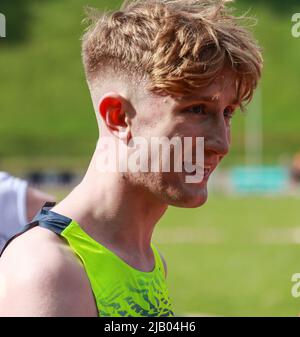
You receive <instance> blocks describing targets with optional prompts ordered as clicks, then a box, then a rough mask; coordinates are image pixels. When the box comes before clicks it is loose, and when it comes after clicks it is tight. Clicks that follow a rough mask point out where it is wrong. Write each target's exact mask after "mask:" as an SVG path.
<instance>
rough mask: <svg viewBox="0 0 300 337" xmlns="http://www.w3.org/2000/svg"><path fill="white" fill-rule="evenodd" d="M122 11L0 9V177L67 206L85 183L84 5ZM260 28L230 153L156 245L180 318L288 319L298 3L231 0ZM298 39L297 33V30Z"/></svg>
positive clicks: (296, 172) (293, 253)
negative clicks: (257, 77)
mask: <svg viewBox="0 0 300 337" xmlns="http://www.w3.org/2000/svg"><path fill="white" fill-rule="evenodd" d="M121 2H122V1H121V0H118V1H117V0H109V1H108V0H72V1H71V0H63V1H62V0H60V1H59V0H39V1H37V0H13V1H12V0H0V13H3V14H4V15H5V17H6V35H7V36H6V38H0V113H1V119H0V171H7V172H9V173H11V174H13V175H16V176H18V177H21V178H24V179H27V180H28V181H29V182H30V183H31V184H32V185H34V186H37V187H38V188H39V189H41V190H43V191H45V192H47V193H51V194H52V195H54V196H55V197H56V198H57V200H60V199H61V198H63V197H64V195H66V194H67V193H68V192H69V191H70V190H71V189H72V188H73V186H74V185H76V183H78V182H79V181H80V179H81V177H82V175H83V174H84V172H85V170H86V168H87V165H88V163H89V159H90V157H91V155H92V153H93V151H94V148H95V144H96V140H97V126H96V121H95V117H94V112H93V107H92V103H91V99H90V97H89V92H88V88H87V85H86V83H85V78H84V73H83V68H82V65H81V56H80V37H81V34H82V31H83V29H84V26H83V25H82V24H81V22H82V20H83V18H84V10H83V8H84V6H87V5H89V6H93V7H97V8H101V9H111V8H118V6H119V5H120V3H121ZM235 7H236V8H237V14H238V13H239V14H242V13H244V12H245V11H246V10H250V12H249V15H251V16H254V17H256V18H257V19H258V24H257V26H256V27H254V28H253V31H254V34H255V36H256V38H257V40H258V41H259V43H260V44H261V45H262V47H263V50H264V58H265V68H264V73H263V80H262V82H261V84H260V87H259V88H258V90H257V93H256V96H255V99H254V101H253V102H252V104H251V105H250V106H249V107H248V110H247V112H246V113H238V114H237V115H236V117H235V118H234V120H233V132H232V149H231V154H230V155H229V156H228V157H227V158H226V159H225V160H224V162H223V163H222V166H221V167H220V168H219V169H218V171H217V172H216V173H215V175H214V177H213V178H212V181H211V183H210V196H209V202H208V203H207V204H206V205H205V206H203V207H201V208H200V209H197V210H184V209H174V208H170V210H169V212H168V213H167V215H166V216H165V217H164V218H163V219H162V221H161V222H160V224H158V226H157V229H156V232H155V237H154V242H156V243H157V245H158V247H159V248H160V250H161V251H162V252H163V253H164V255H165V257H166V259H167V261H168V269H169V276H168V283H169V287H170V292H171V296H172V298H173V302H174V309H175V311H176V313H177V314H178V315H217V316H218V315H221V316H242V315H243V316H297V315H298V313H300V298H294V297H293V296H292V294H291V289H292V286H293V285H294V283H293V282H292V281H291V278H292V275H293V274H295V273H297V272H298V273H300V246H299V244H300V184H299V181H300V155H299V153H300V136H299V133H300V132H299V131H300V127H299V123H300V113H299V112H300V101H299V97H300V95H299V93H300V37H299V38H296V37H294V36H293V35H292V27H293V25H295V23H293V22H292V16H293V14H294V13H300V2H299V0H289V1H280V0H260V1H258V0H251V1H250V0H248V1H247V0H236V2H235ZM299 31H300V29H299Z"/></svg>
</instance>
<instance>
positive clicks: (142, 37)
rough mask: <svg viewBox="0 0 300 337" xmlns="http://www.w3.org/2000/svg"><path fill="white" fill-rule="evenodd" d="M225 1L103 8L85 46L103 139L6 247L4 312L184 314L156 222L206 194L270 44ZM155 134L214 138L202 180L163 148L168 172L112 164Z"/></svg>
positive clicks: (140, 2)
mask: <svg viewBox="0 0 300 337" xmlns="http://www.w3.org/2000/svg"><path fill="white" fill-rule="evenodd" d="M225 2H227V1H208V0H202V1H200V0H198V1H197V0H172V1H171V0H157V1H149V0H137V1H126V2H125V3H124V4H123V6H122V7H121V10H120V11H116V12H110V13H104V14H102V15H99V16H94V19H93V22H92V25H91V26H90V28H89V29H88V31H87V32H86V34H85V35H84V37H83V52H82V55H83V62H84V67H85V71H86V76H87V82H88V85H89V89H90V92H91V96H92V100H93V105H94V109H95V112H96V116H97V121H98V125H99V132H100V137H99V142H98V146H97V148H96V150H95V153H94V155H93V158H92V160H91V163H90V166H89V168H88V170H87V172H86V175H85V177H84V178H83V180H82V182H81V183H80V184H79V186H77V187H76V188H75V189H74V190H73V191H72V192H71V193H70V194H69V195H68V196H67V197H66V198H65V199H64V200H63V201H62V202H60V203H59V204H58V205H56V206H55V207H54V208H52V209H51V210H50V208H51V205H49V207H45V208H43V209H42V211H41V214H40V215H39V216H38V217H37V218H36V219H35V220H36V221H35V223H33V224H32V226H31V227H33V228H31V229H30V230H28V231H26V232H25V233H24V234H23V235H21V236H19V237H17V238H16V239H15V240H13V241H12V242H11V243H10V245H8V247H7V248H6V250H5V251H4V254H3V256H2V258H1V259H0V278H1V280H2V281H1V284H2V290H1V291H0V294H2V296H1V298H0V315H6V316H9V315H14V316H16V315H23V316H24V315H25V316H172V315H173V311H172V308H171V304H170V300H169V294H168V290H167V286H166V282H165V276H166V274H167V270H166V264H165V262H164V260H163V258H162V256H161V255H160V254H159V252H158V251H157V249H156V247H155V246H154V245H153V244H152V242H151V237H152V233H153V230H154V227H155V224H156V223H157V222H158V220H159V219H160V218H161V217H162V215H163V214H164V213H165V212H166V210H167V208H168V206H169V205H173V206H177V207H190V208H193V207H199V206H201V205H203V204H204V203H205V202H206V199H207V181H208V178H209V176H210V174H211V173H212V172H213V171H214V169H215V168H216V167H217V165H218V164H219V163H220V161H221V160H222V158H223V157H224V156H225V155H226V154H227V153H228V150H229V144H230V120H231V118H232V115H233V112H234V110H235V109H236V108H237V107H239V106H240V105H241V104H242V103H243V102H247V101H249V100H251V98H252V95H253V91H254V89H255V87H256V85H257V82H258V80H259V78H260V75H261V68H262V57H261V53H260V50H259V47H258V46H257V45H256V43H255V41H254V40H253V38H252V37H251V35H250V34H249V33H248V32H247V31H246V30H245V29H244V28H241V27H240V26H239V20H238V19H236V18H234V17H233V16H231V15H230V13H229V11H228V10H227V9H226V8H225ZM154 137H156V138H157V137H158V138H163V139H169V140H171V139H173V138H174V137H178V138H179V139H184V138H185V137H190V139H192V142H191V143H190V144H191V145H190V149H189V150H196V144H197V142H196V138H197V137H204V140H205V143H204V166H205V169H204V177H203V179H202V181H200V182H197V183H187V182H186V178H187V176H188V173H187V172H186V171H183V172H178V170H175V169H174V167H173V168H172V169H171V170H170V172H164V170H163V169H162V165H161V163H162V158H159V159H157V157H156V159H154V160H156V161H157V162H158V164H159V168H160V170H158V172H155V171H154V172H144V171H143V170H139V171H138V172H136V171H135V170H133V169H132V168H131V169H128V170H103V169H102V168H103V165H105V162H106V161H107V159H108V160H110V159H113V157H114V156H117V161H118V163H121V164H124V162H126V160H128V159H129V158H130V156H132V155H133V154H134V153H135V152H134V151H136V149H135V148H134V146H133V145H132V144H134V143H132V140H135V139H137V138H139V139H140V138H143V139H145V140H146V141H147V144H149V142H150V140H151V139H153V138H154ZM103 139H106V140H109V141H110V142H111V143H113V144H116V145H117V146H118V151H117V155H116V153H114V152H113V151H111V148H110V147H109V148H107V147H106V146H103V141H102V140H103ZM170 153H173V150H172V149H171V148H170ZM151 159H152V158H151V157H150V155H149V153H148V154H146V162H151ZM191 161H192V162H191ZM191 161H190V162H182V163H181V165H182V166H183V167H186V165H185V164H187V166H188V165H193V164H197V163H195V157H193V158H192V160H191ZM174 162H175V160H174ZM173 164H174V163H173ZM129 166H130V165H129ZM173 166H174V165H173ZM118 167H119V166H118ZM192 173H194V172H192ZM37 252H38V253H37Z"/></svg>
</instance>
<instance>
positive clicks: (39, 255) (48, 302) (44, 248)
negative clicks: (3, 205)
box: [0, 227, 97, 316]
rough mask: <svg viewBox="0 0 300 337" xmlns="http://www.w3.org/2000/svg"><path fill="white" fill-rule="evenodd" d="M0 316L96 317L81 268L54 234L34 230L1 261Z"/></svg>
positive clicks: (87, 284)
mask: <svg viewBox="0 0 300 337" xmlns="http://www.w3.org/2000/svg"><path fill="white" fill-rule="evenodd" d="M0 283H1V289H0V316H93V315H96V314H97V310H96V306H95V303H94V298H93V295H92V290H91V287H90V284H89V280H88V278H87V276H86V273H85V271H84V268H83V266H82V265H81V264H80V263H79V260H78V259H77V258H76V256H75V255H74V254H73V252H72V251H71V250H70V248H69V246H68V245H67V244H65V243H64V241H63V240H62V239H61V238H59V237H58V236H57V235H56V234H54V233H52V232H50V231H49V230H46V229H43V228H41V227H36V228H33V229H31V230H29V231H28V232H26V233H24V234H23V235H21V236H19V237H17V238H16V239H15V240H13V241H12V242H11V244H10V245H8V247H7V249H6V250H5V251H4V254H3V256H2V257H1V259H0Z"/></svg>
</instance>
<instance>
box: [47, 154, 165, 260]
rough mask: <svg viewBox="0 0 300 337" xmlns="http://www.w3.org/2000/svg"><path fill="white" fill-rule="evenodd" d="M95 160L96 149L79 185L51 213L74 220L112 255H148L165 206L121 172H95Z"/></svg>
mask: <svg viewBox="0 0 300 337" xmlns="http://www.w3.org/2000/svg"><path fill="white" fill-rule="evenodd" d="M96 158H97V150H96V152H95V155H94V156H93V159H92V161H91V164H90V166H89V168H88V170H87V173H86V175H85V177H84V179H83V180H82V182H81V183H80V184H79V185H78V186H77V187H76V188H75V189H74V190H73V191H72V192H71V193H70V194H69V195H68V196H67V197H66V198H65V199H64V200H62V201H61V202H60V203H59V204H58V205H57V206H55V207H54V208H53V211H54V212H57V213H60V214H62V215H65V216H67V217H69V218H71V219H74V220H75V221H76V222H78V223H79V224H80V226H81V227H82V228H83V229H84V230H85V231H86V232H87V233H88V234H89V235H90V236H92V237H93V238H94V239H95V240H97V241H99V242H100V243H102V244H104V245H105V246H107V247H108V248H111V249H114V250H115V251H116V252H117V251H120V252H122V251H123V252H124V251H126V252H127V253H128V254H133V255H136V256H137V255H139V256H146V255H148V256H149V254H151V253H150V249H151V248H150V243H151V237H152V233H153V230H154V227H155V224H156V223H157V222H158V220H159V219H160V218H161V216H162V215H163V214H164V213H165V211H166V209H167V205H166V204H163V203H162V202H160V201H159V200H157V199H156V198H155V197H154V196H153V195H151V194H150V193H149V192H148V191H145V190H143V189H142V188H141V187H138V186H133V185H132V184H130V183H129V182H128V181H127V180H126V179H125V178H124V177H123V176H122V174H121V173H100V172H98V171H97V169H96Z"/></svg>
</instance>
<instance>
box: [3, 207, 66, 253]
mask: <svg viewBox="0 0 300 337" xmlns="http://www.w3.org/2000/svg"><path fill="white" fill-rule="evenodd" d="M55 205H56V203H55V202H46V203H45V205H44V206H43V207H42V208H41V210H40V211H39V212H38V213H37V215H36V216H35V217H34V218H33V220H32V222H30V223H29V224H28V225H26V226H25V227H24V229H23V230H22V231H21V232H19V233H17V234H16V235H14V236H12V237H11V238H10V239H9V240H8V241H7V242H6V244H5V246H4V247H3V249H2V251H1V252H0V257H1V255H2V254H3V252H4V250H5V249H6V247H7V246H8V245H9V244H10V243H11V241H12V240H14V239H15V238H16V237H18V236H20V235H21V234H23V233H25V232H27V231H28V230H30V229H32V228H34V227H36V226H40V227H42V228H46V229H49V230H50V231H52V232H54V233H56V234H58V235H60V234H61V232H62V231H63V230H64V229H66V227H68V226H69V224H70V223H71V222H72V219H70V218H68V217H66V216H64V215H61V214H58V213H55V212H52V211H51V208H52V207H54V206H55Z"/></svg>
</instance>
